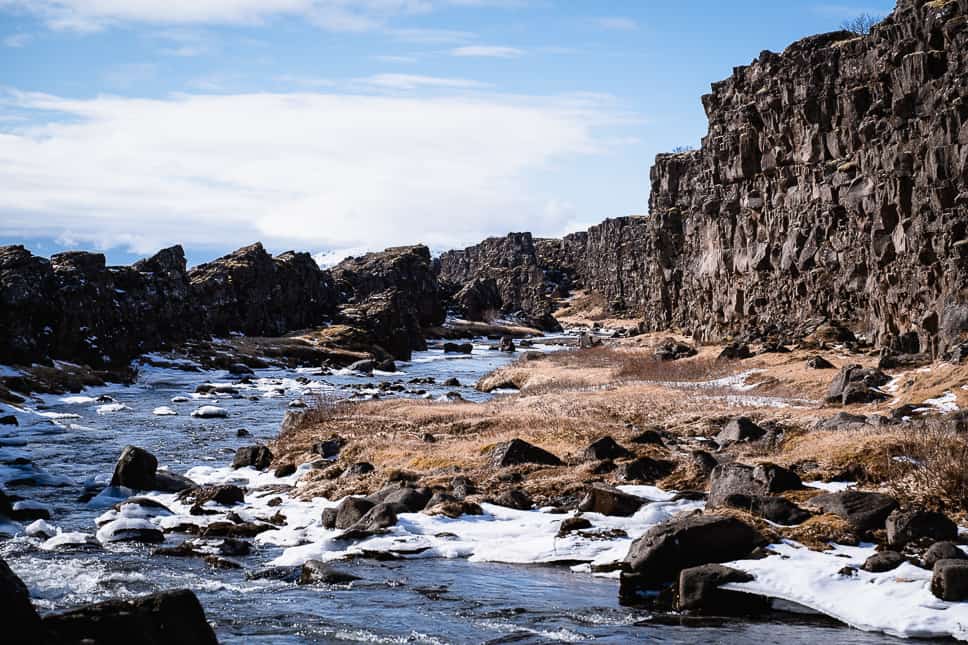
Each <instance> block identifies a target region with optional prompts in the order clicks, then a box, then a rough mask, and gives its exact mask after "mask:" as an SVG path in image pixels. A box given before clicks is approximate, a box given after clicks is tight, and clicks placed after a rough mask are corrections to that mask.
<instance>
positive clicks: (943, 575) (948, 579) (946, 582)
mask: <svg viewBox="0 0 968 645" xmlns="http://www.w3.org/2000/svg"><path fill="white" fill-rule="evenodd" d="M931 593H933V594H934V595H935V596H937V597H938V598H940V599H942V600H947V601H948V602H964V601H966V600H968V560H965V559H964V558H957V559H954V560H938V561H937V562H935V563H934V567H933V569H932V575H931Z"/></svg>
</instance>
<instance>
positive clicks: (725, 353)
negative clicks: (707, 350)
mask: <svg viewBox="0 0 968 645" xmlns="http://www.w3.org/2000/svg"><path fill="white" fill-rule="evenodd" d="M744 358H753V352H751V351H750V346H749V345H747V344H746V343H730V344H728V345H726V346H725V347H723V349H722V351H721V352H719V356H718V357H717V360H720V361H738V360H742V359H744Z"/></svg>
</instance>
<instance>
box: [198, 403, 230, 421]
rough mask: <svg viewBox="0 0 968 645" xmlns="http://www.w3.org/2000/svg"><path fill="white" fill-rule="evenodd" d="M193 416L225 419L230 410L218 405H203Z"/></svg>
mask: <svg viewBox="0 0 968 645" xmlns="http://www.w3.org/2000/svg"><path fill="white" fill-rule="evenodd" d="M192 416H193V417H195V418H198V419H224V418H226V417H227V416H229V413H228V410H226V409H225V408H220V407H218V406H217V405H203V406H202V407H200V408H198V409H197V410H195V411H194V412H192Z"/></svg>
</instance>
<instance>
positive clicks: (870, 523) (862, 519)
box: [807, 490, 897, 533]
mask: <svg viewBox="0 0 968 645" xmlns="http://www.w3.org/2000/svg"><path fill="white" fill-rule="evenodd" d="M807 503H808V504H809V505H810V506H814V507H816V508H817V509H819V510H820V511H821V512H823V513H831V514H833V515H837V516H838V517H842V518H844V519H845V520H847V523H848V524H849V525H850V528H851V529H853V530H854V531H857V532H860V533H864V532H867V531H874V530H877V529H882V528H884V524H885V522H886V520H887V516H888V515H890V514H891V512H892V511H893V510H894V509H896V508H897V501H896V500H895V499H894V498H893V497H890V496H888V495H884V494H881V493H865V492H861V491H854V490H847V491H842V492H838V493H824V494H822V495H817V496H816V497H813V498H811V499H810V500H809V502H807Z"/></svg>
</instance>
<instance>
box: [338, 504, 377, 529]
mask: <svg viewBox="0 0 968 645" xmlns="http://www.w3.org/2000/svg"><path fill="white" fill-rule="evenodd" d="M374 506H376V504H375V503H374V502H372V501H370V500H368V499H366V498H365V497H347V498H345V499H343V501H341V502H340V503H339V506H337V507H336V516H335V517H334V520H333V528H337V529H348V528H350V527H351V526H353V525H354V524H356V523H357V522H359V521H360V519H361V518H362V517H363V516H364V515H366V514H367V513H368V512H369V511H370V509H372V508H373V507H374Z"/></svg>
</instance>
